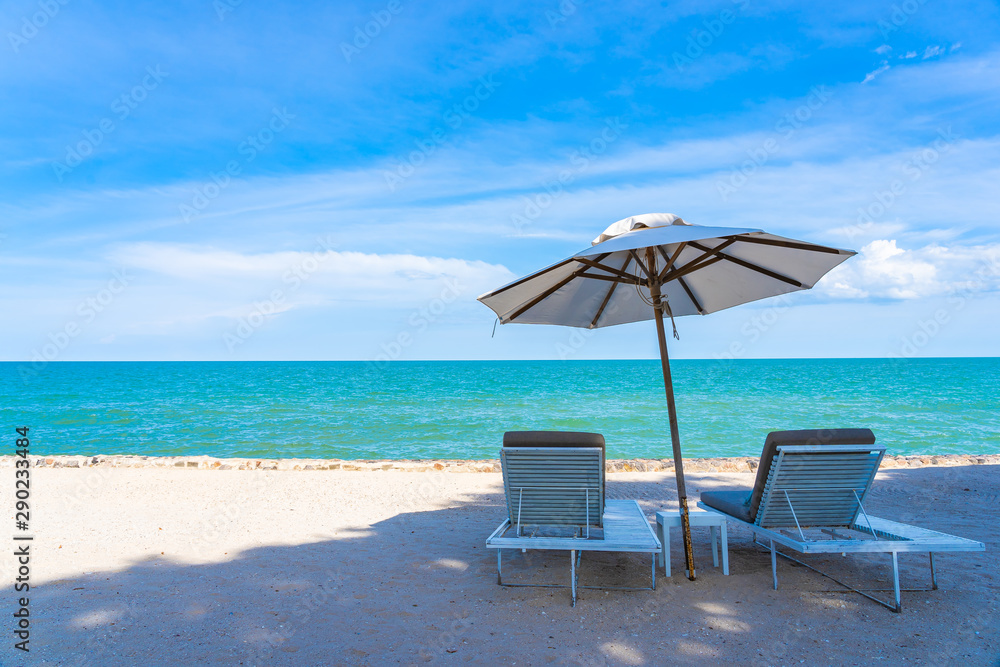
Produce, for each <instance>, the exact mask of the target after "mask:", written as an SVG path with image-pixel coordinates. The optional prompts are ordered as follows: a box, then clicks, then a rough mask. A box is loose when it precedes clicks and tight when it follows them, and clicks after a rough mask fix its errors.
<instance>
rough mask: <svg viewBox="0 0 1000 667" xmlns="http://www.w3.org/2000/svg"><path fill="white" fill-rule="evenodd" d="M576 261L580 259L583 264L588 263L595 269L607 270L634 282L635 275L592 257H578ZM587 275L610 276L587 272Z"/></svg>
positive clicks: (590, 276) (592, 276)
mask: <svg viewBox="0 0 1000 667" xmlns="http://www.w3.org/2000/svg"><path fill="white" fill-rule="evenodd" d="M605 257H607V255H605ZM576 261H578V262H580V263H582V264H586V265H587V266H589V267H591V268H594V269H598V270H600V271H607V272H608V273H610V274H612V275H616V276H618V277H619V278H624V279H625V280H627V281H628V282H634V281H635V276H633V275H630V274H628V273H625V272H624V271H622V270H621V269H614V268H611V267H610V266H607V265H606V264H601V263H600V262H595V261H594V260H592V259H587V258H586V257H577V258H576ZM587 277H588V278H602V277H608V276H595V275H593V274H587Z"/></svg>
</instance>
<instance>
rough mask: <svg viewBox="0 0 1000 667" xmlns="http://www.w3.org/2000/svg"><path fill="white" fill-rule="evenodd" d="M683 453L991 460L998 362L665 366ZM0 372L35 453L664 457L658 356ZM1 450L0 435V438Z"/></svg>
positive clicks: (96, 365) (7, 415)
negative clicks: (581, 447)
mask: <svg viewBox="0 0 1000 667" xmlns="http://www.w3.org/2000/svg"><path fill="white" fill-rule="evenodd" d="M672 369H673V374H674V386H675V390H676V396H677V408H678V417H679V422H680V431H681V442H682V447H683V450H684V454H685V456H689V457H706V456H757V455H759V453H760V449H761V445H762V444H763V441H764V437H765V436H766V435H767V433H768V432H769V431H772V430H783V429H798V428H834V427H853V426H859V427H861V426H863V427H869V428H871V429H872V430H873V431H875V434H876V436H877V438H878V440H879V442H881V443H884V444H885V445H886V447H887V448H888V453H890V454H897V455H898V454H950V453H975V454H979V453H992V454H996V453H1000V379H998V378H1000V359H912V360H886V359H846V360H845V359H811V360H738V361H714V360H704V361H688V360H679V361H675V362H673V364H672ZM23 370H24V365H23V364H18V363H14V362H9V363H0V380H2V382H0V406H2V408H0V414H2V430H0V433H6V436H7V440H9V443H8V444H9V445H10V446H9V447H8V449H9V450H12V449H13V446H14V438H15V435H14V429H15V428H16V427H18V426H28V427H30V428H31V436H32V451H33V452H35V453H38V454H84V455H95V454H145V455H202V454H207V455H210V456H217V457H232V456H237V457H267V458H290V457H306V458H342V459H390V458H391V459H399V458H415V459H420V458H457V459H482V458H494V457H496V455H497V449H498V448H499V446H500V442H501V438H502V436H503V432H504V431H507V430H529V429H530V430H535V429H539V430H541V429H561V430H578V431H597V432H600V433H603V434H604V435H605V438H606V439H607V443H608V446H607V449H608V456H609V457H610V458H631V457H651V458H663V457H669V456H670V433H669V428H668V421H667V409H666V401H665V399H664V391H663V380H662V376H661V374H660V367H659V361H655V360H654V361H646V360H642V361H540V362H535V361H515V362H507V361H491V362H478V361H468V362H453V361H433V362H400V363H391V364H386V365H384V366H380V365H376V364H372V363H367V362H121V363H119V362H79V363H71V362H65V363H50V364H48V365H47V366H45V367H44V368H42V369H40V370H38V372H37V374H36V375H30V376H28V377H25V376H24V374H23ZM0 442H2V440H0Z"/></svg>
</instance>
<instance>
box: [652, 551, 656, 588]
mask: <svg viewBox="0 0 1000 667" xmlns="http://www.w3.org/2000/svg"><path fill="white" fill-rule="evenodd" d="M651 574H652V581H653V590H654V591H655V590H656V554H653V570H652V573H651Z"/></svg>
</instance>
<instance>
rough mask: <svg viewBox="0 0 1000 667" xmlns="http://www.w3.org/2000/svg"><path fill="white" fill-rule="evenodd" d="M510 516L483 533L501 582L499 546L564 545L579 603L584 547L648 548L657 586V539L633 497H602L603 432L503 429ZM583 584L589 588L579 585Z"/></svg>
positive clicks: (653, 584) (502, 452)
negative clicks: (493, 553) (494, 553)
mask: <svg viewBox="0 0 1000 667" xmlns="http://www.w3.org/2000/svg"><path fill="white" fill-rule="evenodd" d="M500 461H501V464H502V467H503V479H504V495H505V496H506V500H507V518H506V519H504V521H503V522H502V523H501V524H500V526H499V527H498V528H497V529H496V530H495V531H493V534H492V535H490V537H489V538H488V539H487V540H486V546H487V547H488V548H491V549H496V550H497V583H498V584H500V585H501V586H542V587H554V588H567V586H562V585H557V584H515V583H505V582H504V581H503V576H502V555H503V550H504V549H521V550H527V549H555V550H559V551H569V554H570V583H569V586H568V588H569V589H570V594H571V600H572V604H573V605H574V606H576V591H577V588H578V580H577V577H578V575H577V566H578V565H579V563H580V559H581V557H582V555H583V552H584V551H624V552H638V553H648V554H651V560H652V567H651V569H650V573H651V583H650V588H649V589H646V588H619V589H617V590H653V589H655V588H656V554H657V553H658V552H659V550H660V541H659V540H658V539H657V538H656V535H655V533H654V532H653V529H652V528H651V527H650V525H649V522H648V521H647V520H646V516H645V515H644V514H643V513H642V510H641V509H640V508H639V504H638V503H637V502H636V501H634V500H608V501H605V499H604V438H603V436H601V435H600V434H597V433H565V432H550V431H519V432H509V433H507V434H505V435H504V447H503V449H501V450H500ZM580 588H592V587H590V586H582V587H580Z"/></svg>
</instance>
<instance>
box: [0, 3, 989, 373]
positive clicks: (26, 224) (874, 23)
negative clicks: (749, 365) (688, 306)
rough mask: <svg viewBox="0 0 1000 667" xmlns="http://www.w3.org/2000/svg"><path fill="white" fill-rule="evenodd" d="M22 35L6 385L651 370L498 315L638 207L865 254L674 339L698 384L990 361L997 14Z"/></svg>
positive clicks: (319, 25) (618, 350) (824, 10)
mask: <svg viewBox="0 0 1000 667" xmlns="http://www.w3.org/2000/svg"><path fill="white" fill-rule="evenodd" d="M0 28H2V33H3V43H2V44H0V97H2V100H0V120H2V122H0V147H2V150H0V281H2V284H3V290H2V293H0V300H2V303H0V306H2V308H3V310H4V313H5V316H4V326H3V328H2V330H0V344H2V350H3V355H2V358H3V359H6V360H11V361H22V362H30V361H32V360H34V362H35V365H36V367H38V366H40V365H43V364H45V363H49V362H52V361H60V360H132V359H222V360H228V359H234V360H240V359H380V360H384V359H402V360H406V359H476V358H487V359H488V358H498V359H504V358H551V359H560V358H562V359H571V358H579V359H584V358H605V357H625V358H642V357H654V356H656V354H657V351H656V344H655V337H654V329H653V325H652V323H651V322H647V323H639V324H635V325H627V326H623V327H615V328H612V329H606V330H603V329H602V330H598V331H595V332H579V331H574V330H569V329H563V328H557V327H538V326H518V325H508V326H504V327H499V328H498V330H497V332H496V335H495V336H493V337H491V333H492V328H493V316H492V313H491V312H490V311H489V310H488V309H487V308H486V307H485V306H482V305H481V304H479V303H477V302H476V301H475V297H476V296H478V295H479V294H481V293H483V292H486V291H488V290H491V289H493V288H495V287H497V286H499V285H501V284H504V283H505V282H507V281H509V280H511V279H513V278H515V277H517V276H520V275H523V274H525V273H529V272H531V271H534V270H536V269H538V268H540V267H542V266H545V265H547V264H549V263H551V262H553V261H556V260H558V259H561V258H563V257H564V256H567V255H569V254H572V253H574V252H576V251H578V250H580V249H582V248H583V247H585V246H587V245H588V243H589V241H590V240H591V239H592V238H593V237H595V236H596V235H597V234H598V233H599V232H600V231H602V230H603V229H604V228H605V227H606V226H607V225H609V224H610V223H612V222H614V221H615V220H618V219H621V218H624V217H627V216H629V215H634V214H640V213H648V212H669V213H676V214H678V215H680V216H682V217H683V218H685V219H686V220H687V221H689V222H692V223H696V224H709V225H731V226H751V227H760V228H763V229H766V230H767V231H769V232H772V233H776V234H781V235H784V236H789V237H793V238H800V239H804V240H808V241H813V242H818V243H826V244H829V245H834V246H837V247H844V248H852V249H855V250H859V251H860V254H859V255H858V256H857V257H854V258H853V259H851V260H849V261H848V262H847V263H845V264H844V265H843V266H842V267H840V268H838V269H837V270H835V272H834V273H831V274H830V275H829V276H828V277H827V278H826V279H824V280H823V281H822V282H821V283H820V284H819V285H818V286H817V287H816V288H815V289H814V290H811V291H809V292H803V293H799V294H795V295H792V296H790V297H787V298H785V299H782V300H772V301H764V302H760V303H757V304H750V305H746V306H742V307H739V308H735V309H731V310H729V311H725V312H722V313H716V314H713V315H711V316H708V317H688V318H684V319H682V320H680V321H679V322H678V328H679V329H680V333H681V340H680V341H675V342H673V343H671V349H672V352H673V354H674V356H676V357H689V358H719V357H735V358H755V357H838V356H844V357H885V356H894V355H895V356H905V357H909V356H981V355H988V356H1000V349H998V340H1000V338H998V337H997V336H996V335H995V333H994V332H995V331H996V329H997V327H998V325H1000V316H998V313H1000V309H998V305H1000V299H998V287H1000V224H998V222H997V220H1000V198H998V197H997V194H996V192H997V185H996V184H997V182H998V180H1000V136H998V130H1000V127H998V126H1000V120H998V114H997V113H996V110H997V109H998V108H1000V85H998V84H1000V38H998V36H1000V9H998V7H997V5H996V4H994V3H978V2H966V3H947V4H943V3H933V2H920V1H919V0H910V1H909V2H903V3H900V2H883V3H880V2H865V3H860V2H858V3H823V4H821V5H817V4H815V3H799V4H794V3H780V2H779V3H763V2H756V1H754V0H747V1H744V0H738V1H736V2H733V1H730V0H724V1H721V2H715V3H712V2H686V3H685V2H672V3H668V4H664V5H654V4H645V3H630V2H616V3H607V4H603V3H598V2H589V1H584V0H563V1H562V2H556V1H553V2H550V3H547V2H530V3H529V2H525V3H517V2H511V3H503V5H502V6H497V5H496V4H495V3H462V2H457V3H447V5H445V4H444V3H432V4H428V3H411V2H407V1H406V0H392V1H391V2H370V3H354V4H351V5H346V4H340V3H309V2H300V3H289V4H282V3H273V2H270V3H258V2H252V1H250V0H245V1H243V2H237V1H236V0H218V1H216V2H211V1H209V0H203V1H201V2H177V3H167V4H163V3H142V2H128V3H125V2H122V3H114V2H102V3H90V2H85V1H83V0H62V1H60V0H41V1H39V0H35V1H34V2H20V1H15V2H7V3H5V4H4V5H3V9H2V10H0ZM560 174H564V175H566V176H565V178H564V183H563V184H561V185H558V186H557V185H556V183H557V181H558V178H559V176H560ZM567 174H568V175H567Z"/></svg>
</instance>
